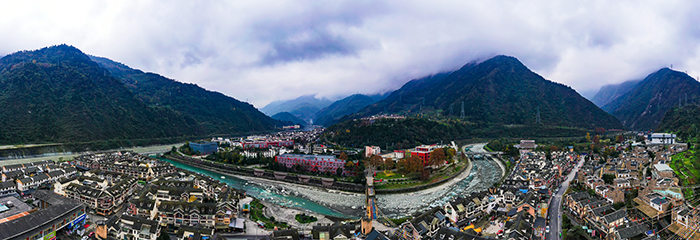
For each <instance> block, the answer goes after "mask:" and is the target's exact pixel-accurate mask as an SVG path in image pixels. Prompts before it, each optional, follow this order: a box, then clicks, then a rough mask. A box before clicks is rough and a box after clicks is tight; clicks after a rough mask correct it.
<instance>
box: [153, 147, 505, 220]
mask: <svg viewBox="0 0 700 240" xmlns="http://www.w3.org/2000/svg"><path fill="white" fill-rule="evenodd" d="M164 160H166V159H164ZM166 161H168V162H170V163H173V164H174V165H175V166H177V167H180V168H183V169H186V170H190V171H196V172H200V173H202V174H205V175H208V176H211V177H213V178H215V179H218V180H221V181H223V182H225V183H227V184H228V185H230V186H232V187H234V188H237V189H242V190H244V191H246V192H247V194H249V195H251V196H253V197H255V198H259V199H261V200H263V201H266V202H269V203H273V204H277V205H280V206H283V207H289V208H301V209H307V210H310V211H312V212H315V213H318V214H323V215H327V216H333V217H341V218H353V219H356V218H359V217H360V216H362V214H363V212H364V211H363V207H364V203H365V195H364V194H358V193H348V192H342V191H334V190H326V189H322V188H317V187H311V186H304V185H298V184H291V183H285V182H278V181H272V180H267V179H260V178H254V177H243V176H231V175H222V174H219V173H216V172H212V171H207V170H204V169H201V168H197V167H194V166H190V165H186V164H182V163H178V162H175V161H171V160H166ZM501 174H502V171H501V167H500V166H499V165H498V163H497V162H496V161H494V160H493V159H490V157H486V158H484V159H476V160H472V170H471V171H465V172H464V173H463V174H461V175H460V176H457V177H455V179H453V180H451V181H449V182H447V183H445V184H442V185H440V186H437V187H434V188H429V189H425V190H421V191H417V192H412V193H402V194H379V195H377V206H378V207H379V209H380V211H381V212H382V213H383V214H385V215H386V216H388V217H390V218H398V217H404V216H409V215H411V214H413V213H414V212H416V211H422V210H426V209H428V208H431V207H435V206H442V205H444V204H445V203H446V202H448V201H451V200H453V199H455V198H457V197H459V196H465V195H469V194H470V193H472V192H476V191H483V190H486V189H487V188H489V187H491V186H493V184H494V183H496V182H498V181H499V180H500V178H501ZM222 176H224V178H221V177H222Z"/></svg>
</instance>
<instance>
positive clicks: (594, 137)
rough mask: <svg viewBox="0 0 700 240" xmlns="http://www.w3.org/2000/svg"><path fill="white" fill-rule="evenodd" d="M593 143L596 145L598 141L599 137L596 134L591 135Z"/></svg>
mask: <svg viewBox="0 0 700 240" xmlns="http://www.w3.org/2000/svg"><path fill="white" fill-rule="evenodd" d="M593 143H594V144H596V145H597V144H599V143H600V137H598V135H595V136H593Z"/></svg>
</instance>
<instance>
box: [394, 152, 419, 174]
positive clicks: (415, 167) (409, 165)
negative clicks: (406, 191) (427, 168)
mask: <svg viewBox="0 0 700 240" xmlns="http://www.w3.org/2000/svg"><path fill="white" fill-rule="evenodd" d="M399 166H400V167H401V168H402V169H403V170H404V171H406V172H407V173H413V172H419V171H420V170H421V169H423V161H421V159H420V158H419V157H418V156H414V155H411V156H410V157H408V158H404V159H401V161H399Z"/></svg>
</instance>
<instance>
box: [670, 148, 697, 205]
mask: <svg viewBox="0 0 700 240" xmlns="http://www.w3.org/2000/svg"><path fill="white" fill-rule="evenodd" d="M669 166H670V167H671V168H672V169H673V171H674V172H675V173H676V176H678V178H679V179H680V185H681V186H688V185H696V184H700V153H699V152H698V150H697V149H690V150H688V151H685V152H682V153H678V154H676V155H673V156H672V157H671V163H670V164H669ZM683 195H684V196H685V198H686V199H694V198H695V196H694V194H693V191H692V189H684V191H683Z"/></svg>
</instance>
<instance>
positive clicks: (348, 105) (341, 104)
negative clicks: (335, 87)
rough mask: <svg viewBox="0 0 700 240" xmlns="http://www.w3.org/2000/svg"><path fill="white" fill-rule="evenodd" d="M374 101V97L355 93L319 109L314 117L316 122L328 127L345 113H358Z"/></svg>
mask: <svg viewBox="0 0 700 240" xmlns="http://www.w3.org/2000/svg"><path fill="white" fill-rule="evenodd" d="M374 102H375V100H374V99H373V98H372V97H370V96H367V95H363V94H354V95H351V96H349V97H346V98H343V99H340V100H338V101H335V102H333V104H331V105H329V106H328V107H325V108H323V109H321V110H320V111H318V113H316V118H315V119H314V124H316V125H323V126H325V127H328V126H330V125H333V124H335V123H336V122H337V121H338V120H339V119H340V118H342V117H344V116H345V115H349V114H353V113H356V112H357V111H358V110H360V109H362V108H364V107H366V106H368V105H370V104H372V103H374Z"/></svg>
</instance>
